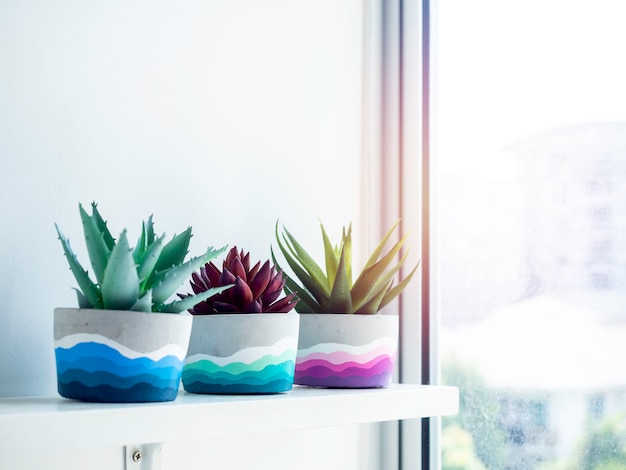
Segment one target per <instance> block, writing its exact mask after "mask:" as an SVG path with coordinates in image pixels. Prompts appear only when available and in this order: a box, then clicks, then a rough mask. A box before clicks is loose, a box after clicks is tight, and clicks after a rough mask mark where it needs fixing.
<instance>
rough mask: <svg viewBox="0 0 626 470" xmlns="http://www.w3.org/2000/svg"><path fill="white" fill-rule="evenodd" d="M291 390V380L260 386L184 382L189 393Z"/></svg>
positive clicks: (253, 392) (255, 392)
mask: <svg viewBox="0 0 626 470" xmlns="http://www.w3.org/2000/svg"><path fill="white" fill-rule="evenodd" d="M292 388H293V381H292V380H286V379H285V380H274V381H272V382H269V383H265V384H262V385H258V384H248V383H235V384H233V383H227V384H222V383H206V382H201V381H200V382H185V390H186V391H188V392H191V393H215V394H244V393H248V394H263V393H281V392H287V391H289V390H291V389H292Z"/></svg>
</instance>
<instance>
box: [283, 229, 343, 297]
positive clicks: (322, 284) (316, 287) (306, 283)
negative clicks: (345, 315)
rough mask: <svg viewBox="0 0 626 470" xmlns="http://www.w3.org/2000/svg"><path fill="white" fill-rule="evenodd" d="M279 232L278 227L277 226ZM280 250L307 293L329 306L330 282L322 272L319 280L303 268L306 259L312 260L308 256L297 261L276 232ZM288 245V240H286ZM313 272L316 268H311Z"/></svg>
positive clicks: (320, 271)
mask: <svg viewBox="0 0 626 470" xmlns="http://www.w3.org/2000/svg"><path fill="white" fill-rule="evenodd" d="M277 230H278V226H277ZM276 237H277V242H278V248H280V251H281V252H282V253H283V256H284V258H285V260H287V264H288V265H289V267H290V268H291V270H292V271H293V272H294V274H295V276H296V278H298V279H299V280H300V282H301V283H302V286H303V287H304V288H305V289H307V291H308V292H309V293H310V294H311V295H312V296H313V297H314V298H315V299H316V300H317V302H318V303H320V305H323V304H325V303H326V304H327V302H326V300H327V299H328V298H329V297H330V289H331V286H330V285H329V284H328V280H327V278H326V276H325V275H324V273H323V272H322V270H321V269H320V268H319V266H318V267H317V269H319V273H320V274H318V277H317V278H314V277H313V276H311V275H310V274H309V270H307V269H305V267H303V265H304V263H305V262H306V259H310V257H309V256H308V255H307V258H305V259H301V260H299V259H297V258H296V257H295V256H292V254H291V252H290V251H289V250H288V249H287V248H286V247H285V246H284V245H283V244H282V243H281V241H280V238H279V236H278V232H276ZM284 241H285V243H287V240H286V239H285V240H284ZM313 264H315V266H317V264H316V263H315V262H314V261H313ZM310 269H311V270H315V268H310Z"/></svg>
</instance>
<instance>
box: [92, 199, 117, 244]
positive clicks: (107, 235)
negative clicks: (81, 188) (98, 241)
mask: <svg viewBox="0 0 626 470" xmlns="http://www.w3.org/2000/svg"><path fill="white" fill-rule="evenodd" d="M91 213H92V218H93V220H94V221H95V222H96V226H97V227H98V230H99V231H100V232H101V233H102V238H103V240H104V243H106V246H107V248H108V249H109V252H110V251H111V250H112V249H113V246H114V245H115V239H114V238H113V236H112V235H111V232H109V229H108V227H107V223H106V222H105V220H104V219H103V218H102V216H101V215H100V212H99V211H98V204H96V203H95V202H92V203H91Z"/></svg>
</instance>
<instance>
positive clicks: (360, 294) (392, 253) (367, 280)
mask: <svg viewBox="0 0 626 470" xmlns="http://www.w3.org/2000/svg"><path fill="white" fill-rule="evenodd" d="M407 237H408V235H405V236H404V238H402V240H400V241H399V242H397V243H396V244H395V245H394V246H393V247H392V248H391V249H390V250H389V252H388V253H387V254H386V255H385V256H383V257H382V258H381V259H380V260H378V261H377V262H375V263H369V266H368V267H366V268H365V269H363V271H361V274H360V275H359V277H358V279H357V280H356V281H355V283H354V287H353V288H352V292H353V295H352V301H353V302H354V303H355V304H356V305H362V304H363V303H364V302H366V301H367V300H368V298H369V297H371V295H370V294H369V293H370V292H371V291H372V290H376V291H378V289H377V288H376V286H377V285H378V286H380V285H381V284H386V283H387V281H388V279H390V278H391V277H393V276H394V275H395V274H396V272H398V271H399V270H400V268H401V267H402V265H403V264H404V262H405V261H406V257H407V255H408V252H407V253H405V254H404V256H403V257H402V259H400V261H399V262H398V263H397V264H396V265H395V266H394V267H393V268H392V269H391V270H390V271H387V269H388V268H389V265H390V264H391V263H393V261H394V260H395V259H396V256H397V254H398V252H399V251H400V249H401V248H402V245H404V242H405V241H406V239H407ZM380 246H381V245H379V246H378V247H377V248H376V250H378V249H379V248H380ZM378 252H379V253H380V250H378ZM370 259H371V258H370ZM386 271H387V272H386ZM377 283H378V284H377ZM357 308H358V307H357Z"/></svg>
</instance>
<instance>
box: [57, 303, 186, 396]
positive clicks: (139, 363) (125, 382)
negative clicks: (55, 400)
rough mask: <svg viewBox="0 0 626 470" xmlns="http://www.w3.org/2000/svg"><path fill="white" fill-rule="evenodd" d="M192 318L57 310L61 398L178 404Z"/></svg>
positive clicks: (121, 312) (58, 377)
mask: <svg viewBox="0 0 626 470" xmlns="http://www.w3.org/2000/svg"><path fill="white" fill-rule="evenodd" d="M192 320H193V318H192V317H191V315H190V314H188V313H181V314H172V313H146V312H132V311H120V310H98V309H94V310H90V309H78V308H57V309H55V310H54V343H55V359H56V369H57V386H58V391H59V394H60V395H61V396H62V397H65V398H70V399H75V400H81V401H88V402H108V403H137V402H161V401H172V400H174V399H175V398H176V396H177V394H178V389H179V386H180V379H181V374H182V369H183V364H184V360H185V357H186V354H187V347H188V345H189V338H190V334H191V326H192Z"/></svg>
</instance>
